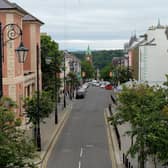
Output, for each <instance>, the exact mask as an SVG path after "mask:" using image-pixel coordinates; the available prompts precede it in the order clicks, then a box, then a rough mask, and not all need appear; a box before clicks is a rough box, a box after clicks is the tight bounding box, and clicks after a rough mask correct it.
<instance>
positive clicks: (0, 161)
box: [0, 98, 36, 168]
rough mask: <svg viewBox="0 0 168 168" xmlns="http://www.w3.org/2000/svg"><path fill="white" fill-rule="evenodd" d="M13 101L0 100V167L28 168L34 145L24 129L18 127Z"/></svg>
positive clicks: (7, 99)
mask: <svg viewBox="0 0 168 168" xmlns="http://www.w3.org/2000/svg"><path fill="white" fill-rule="evenodd" d="M15 105H16V104H15V102H13V101H12V100H11V99H10V98H2V99H1V100H0V167H2V168H30V167H32V168H33V167H35V165H34V164H33V162H32V161H31V160H32V159H33V158H34V157H35V156H36V154H35V147H34V145H33V143H32V141H31V139H30V138H28V137H26V135H25V133H24V131H22V130H21V129H19V127H18V126H19V124H20V123H21V122H18V120H17V119H15V116H14V112H13V111H12V109H13V107H15Z"/></svg>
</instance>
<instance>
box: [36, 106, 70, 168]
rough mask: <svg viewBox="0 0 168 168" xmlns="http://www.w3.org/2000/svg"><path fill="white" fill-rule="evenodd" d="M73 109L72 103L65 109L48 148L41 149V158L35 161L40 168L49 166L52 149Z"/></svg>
mask: <svg viewBox="0 0 168 168" xmlns="http://www.w3.org/2000/svg"><path fill="white" fill-rule="evenodd" d="M71 110H72V104H70V105H69V106H68V107H67V108H66V109H65V110H64V111H65V113H64V114H63V116H62V117H61V119H60V121H59V122H58V125H57V126H56V128H55V131H54V133H53V134H52V136H51V139H50V142H49V144H48V147H47V150H46V151H41V155H40V160H39V161H36V163H35V164H36V165H37V166H38V167H39V168H46V167H47V162H48V159H49V157H50V155H51V152H52V149H53V147H54V145H55V144H56V142H57V140H58V138H59V135H60V133H61V131H62V129H63V128H64V125H65V123H66V121H67V120H68V117H69V115H70V112H71Z"/></svg>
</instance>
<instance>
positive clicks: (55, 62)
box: [45, 55, 58, 124]
mask: <svg viewBox="0 0 168 168" xmlns="http://www.w3.org/2000/svg"><path fill="white" fill-rule="evenodd" d="M45 61H46V63H47V64H50V63H51V62H52V58H51V57H46V60H45ZM52 70H53V72H54V73H53V74H54V101H55V104H54V112H55V124H57V123H58V84H57V80H58V78H57V59H56V55H55V56H54V68H52Z"/></svg>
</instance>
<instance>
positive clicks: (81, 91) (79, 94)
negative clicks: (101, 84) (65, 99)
mask: <svg viewBox="0 0 168 168" xmlns="http://www.w3.org/2000/svg"><path fill="white" fill-rule="evenodd" d="M85 94H86V89H84V88H79V89H78V90H77V91H76V99H78V98H84V97H85Z"/></svg>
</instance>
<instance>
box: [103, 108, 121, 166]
mask: <svg viewBox="0 0 168 168" xmlns="http://www.w3.org/2000/svg"><path fill="white" fill-rule="evenodd" d="M109 116H110V115H109V111H108V109H105V110H104V118H105V123H106V126H107V128H106V129H107V136H108V143H109V153H110V158H111V161H112V168H124V165H123V164H122V162H121V159H120V150H119V147H118V143H117V140H116V139H117V138H116V135H115V132H114V128H113V126H112V125H110V124H109V123H108V120H107V118H108V117H109Z"/></svg>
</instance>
